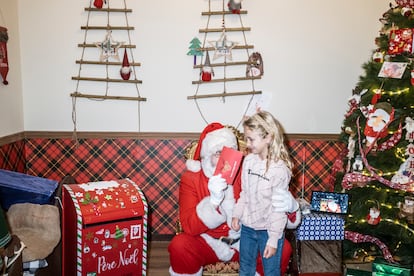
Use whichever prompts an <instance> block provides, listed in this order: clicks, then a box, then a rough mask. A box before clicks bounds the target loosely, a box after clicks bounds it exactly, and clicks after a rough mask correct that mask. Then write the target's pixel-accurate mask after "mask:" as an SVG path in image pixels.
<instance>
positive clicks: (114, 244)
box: [62, 179, 148, 276]
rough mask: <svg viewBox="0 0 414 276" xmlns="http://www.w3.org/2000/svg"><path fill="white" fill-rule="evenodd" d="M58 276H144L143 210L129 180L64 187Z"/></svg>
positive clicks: (145, 211)
mask: <svg viewBox="0 0 414 276" xmlns="http://www.w3.org/2000/svg"><path fill="white" fill-rule="evenodd" d="M62 202H63V209H62V210H63V219H62V245H63V258H62V265H63V267H62V272H63V276H73V275H78V276H93V275H117V276H135V275H146V270H147V256H146V254H147V227H148V223H147V219H148V205H147V201H146V199H145V196H144V194H143V192H142V191H141V189H140V188H139V187H138V185H136V184H135V183H134V182H132V181H131V180H129V179H121V180H114V181H100V182H89V183H83V184H70V185H63V194H62Z"/></svg>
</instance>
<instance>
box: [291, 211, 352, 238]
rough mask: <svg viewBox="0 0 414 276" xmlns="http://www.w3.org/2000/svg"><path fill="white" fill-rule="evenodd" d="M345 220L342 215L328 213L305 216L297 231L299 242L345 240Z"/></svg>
mask: <svg viewBox="0 0 414 276" xmlns="http://www.w3.org/2000/svg"><path fill="white" fill-rule="evenodd" d="M344 236H345V220H344V218H343V217H342V216H340V215H335V214H327V213H314V212H311V213H309V214H304V215H303V216H302V222H301V224H300V225H299V227H298V228H297V230H296V238H297V239H298V240H305V241H306V240H311V241H313V240H343V239H344Z"/></svg>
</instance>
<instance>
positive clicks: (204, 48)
mask: <svg viewBox="0 0 414 276" xmlns="http://www.w3.org/2000/svg"><path fill="white" fill-rule="evenodd" d="M213 2H214V3H213ZM201 15H202V16H203V17H205V18H206V19H207V20H206V22H207V26H206V27H205V28H203V29H199V33H200V34H202V35H203V39H201V40H199V39H196V38H194V39H193V40H192V41H191V46H190V51H189V52H188V53H187V54H188V55H190V54H191V55H194V57H195V55H197V54H198V55H201V54H200V52H201V53H203V55H204V56H206V58H205V63H204V64H203V63H202V61H201V62H200V63H198V64H194V66H193V68H194V69H196V70H199V71H200V74H198V75H199V79H198V80H195V81H193V82H192V84H194V85H195V86H196V92H195V94H194V95H192V96H188V97H187V99H188V100H194V101H195V104H196V105H197V108H198V110H199V112H200V115H201V117H202V118H203V120H204V121H205V122H206V123H209V122H208V120H207V118H206V114H205V113H206V112H205V111H202V110H201V109H200V107H199V105H198V102H197V101H198V100H201V99H205V98H222V102H223V103H226V98H227V97H233V96H250V97H251V99H253V96H254V95H258V94H262V91H259V90H256V89H255V87H254V82H255V81H256V80H259V79H261V77H262V75H263V67H262V66H261V67H260V65H258V60H257V59H256V60H252V59H251V58H250V56H251V54H252V53H249V51H250V50H251V49H253V48H254V46H253V45H251V44H249V43H248V42H247V40H246V33H247V32H250V27H245V26H244V25H243V20H242V19H243V17H245V16H246V15H247V11H246V10H242V9H241V0H231V1H228V0H227V1H226V0H222V1H212V0H209V1H208V11H204V12H202V13H201ZM197 42H198V43H197ZM200 42H201V43H200ZM209 53H211V54H212V61H210V58H209ZM257 56H258V55H256V57H257ZM249 58H250V59H249ZM194 61H195V59H194ZM259 62H260V63H261V65H262V64H263V60H262V58H261V55H260V61H259ZM248 65H251V66H250V67H249V68H251V70H250V69H246V67H247V66H248ZM256 66H259V67H256ZM246 70H247V71H248V72H246ZM213 72H214V73H213ZM220 87H221V88H220ZM217 90H218V91H217ZM240 90H242V91H240ZM251 103H252V100H250V101H249V102H248V104H247V105H248V106H247V107H246V108H245V109H244V110H245V112H246V111H247V110H249V106H250V105H251ZM245 115H246V114H241V116H240V118H241V120H243V117H244V116H245ZM240 123H241V121H240ZM240 123H239V124H240ZM234 125H236V124H234Z"/></svg>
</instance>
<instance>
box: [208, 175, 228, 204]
mask: <svg viewBox="0 0 414 276" xmlns="http://www.w3.org/2000/svg"><path fill="white" fill-rule="evenodd" d="M226 188H227V183H226V180H225V179H224V178H223V177H221V174H218V175H213V176H212V177H210V179H209V180H208V190H209V191H210V202H211V204H213V205H215V206H219V205H220V203H221V202H222V201H223V199H224V190H225V189H226Z"/></svg>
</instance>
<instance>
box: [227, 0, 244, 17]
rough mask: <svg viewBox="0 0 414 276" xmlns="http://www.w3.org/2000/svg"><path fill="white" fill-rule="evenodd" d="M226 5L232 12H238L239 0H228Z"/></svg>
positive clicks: (239, 8) (239, 7)
mask: <svg viewBox="0 0 414 276" xmlns="http://www.w3.org/2000/svg"><path fill="white" fill-rule="evenodd" d="M227 7H228V8H229V10H230V11H231V12H232V13H234V14H240V10H241V0H229V2H228V3H227Z"/></svg>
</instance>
